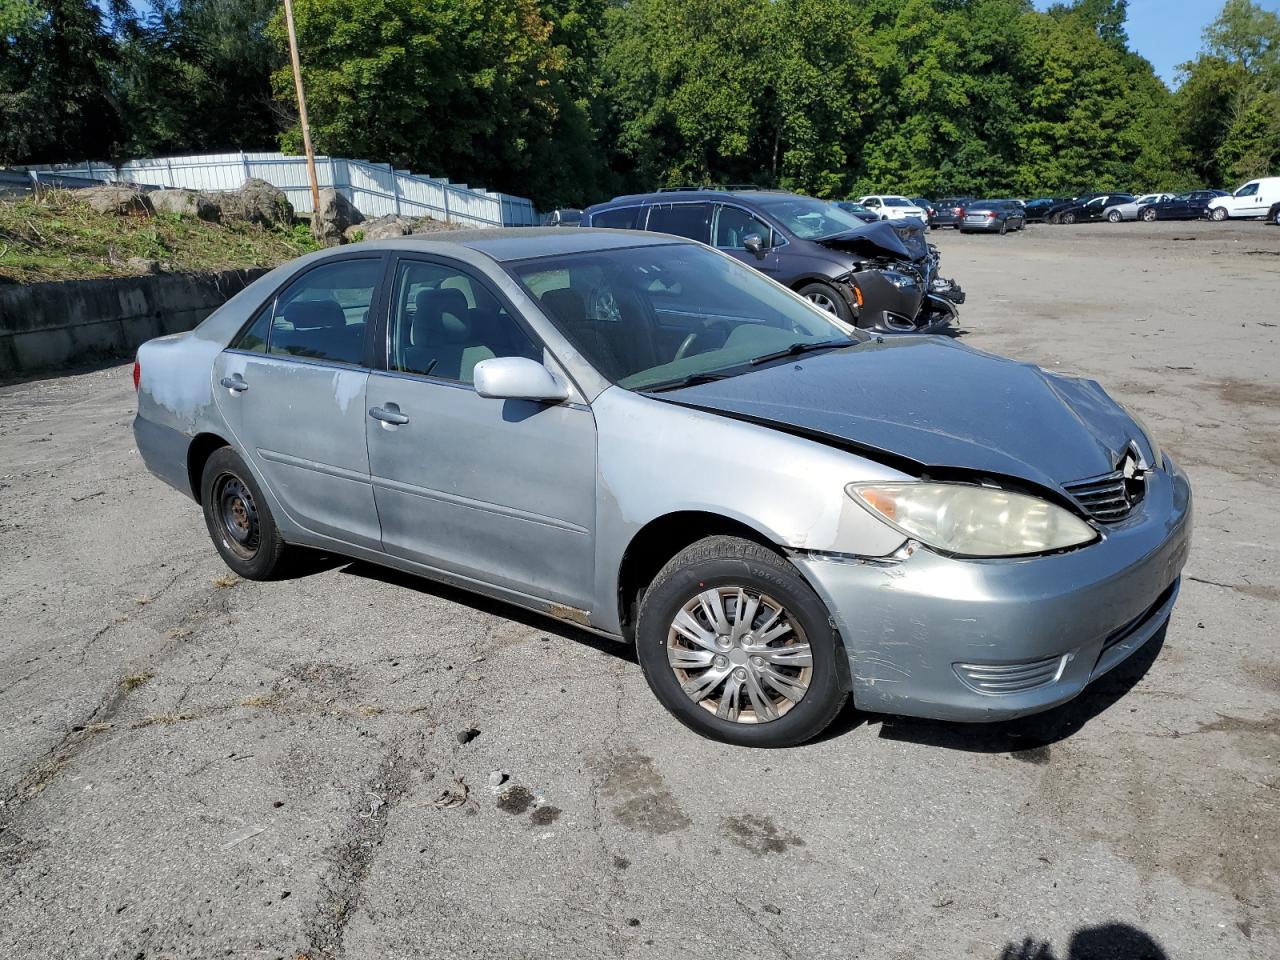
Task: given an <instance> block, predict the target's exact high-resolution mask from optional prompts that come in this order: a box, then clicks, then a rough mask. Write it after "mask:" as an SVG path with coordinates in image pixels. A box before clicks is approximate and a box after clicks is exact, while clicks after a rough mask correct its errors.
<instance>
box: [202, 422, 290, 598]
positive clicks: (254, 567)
mask: <svg viewBox="0 0 1280 960" xmlns="http://www.w3.org/2000/svg"><path fill="white" fill-rule="evenodd" d="M200 503H201V505H202V506H203V507H204V522H205V525H206V526H207V527H208V528H209V536H210V538H211V539H212V540H213V545H214V547H216V548H217V550H218V553H219V554H221V556H222V560H223V562H224V563H226V565H227V566H228V567H230V568H231V570H232V571H233V572H234V573H236V574H237V575H238V576H241V577H244V579H246V580H269V579H271V577H272V576H273V575H275V574H277V573H278V572H279V571H280V570H281V569H282V567H283V565H284V558H285V553H286V550H287V545H286V544H285V542H284V539H283V538H282V537H281V536H280V531H279V529H278V528H277V527H276V522H275V519H274V518H273V517H272V516H271V510H270V508H269V507H268V506H267V501H266V498H265V497H264V496H263V495H262V488H261V487H259V486H258V481H257V480H255V479H254V477H253V474H252V473H251V472H250V471H249V468H248V467H246V466H245V463H244V461H243V460H241V459H240V455H239V454H237V453H236V452H235V451H234V450H232V449H231V448H230V447H221V448H219V449H217V450H215V451H214V452H213V453H212V455H210V457H209V459H208V461H207V462H206V463H205V465H204V472H203V473H202V474H201V477H200Z"/></svg>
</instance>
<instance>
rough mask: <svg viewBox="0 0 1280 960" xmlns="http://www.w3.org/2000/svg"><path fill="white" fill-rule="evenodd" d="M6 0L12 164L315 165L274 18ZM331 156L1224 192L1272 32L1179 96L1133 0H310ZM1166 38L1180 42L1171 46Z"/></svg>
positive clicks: (996, 189) (633, 172) (534, 184)
mask: <svg viewBox="0 0 1280 960" xmlns="http://www.w3.org/2000/svg"><path fill="white" fill-rule="evenodd" d="M153 2H154V6H152V7H151V8H150V9H149V10H148V11H146V12H144V13H139V12H138V10H137V9H135V8H134V7H133V6H132V5H131V4H130V3H129V2H128V0H0V163H7V164H16V163H39V162H57V161H63V160H79V159H85V158H90V159H95V160H109V161H117V162H119V161H123V160H127V159H129V158H131V157H137V156H155V155H164V154H166V153H169V154H172V153H179V152H202V151H212V150H222V149H249V150H253V149H270V148H273V147H277V146H278V147H281V148H283V149H285V150H287V151H292V152H300V151H301V135H300V131H299V129H298V125H297V110H296V104H295V100H294V92H293V89H294V88H293V81H292V77H291V74H290V73H289V69H288V57H287V46H286V38H285V32H284V25H283V17H282V13H281V7H280V3H279V0H153ZM294 9H295V17H296V20H297V29H298V41H299V45H300V48H301V55H302V62H303V77H304V82H305V84H306V93H307V100H308V108H309V113H310V117H311V123H312V138H313V141H314V143H315V147H316V149H317V151H319V152H322V153H330V154H333V155H335V156H350V157H360V158H366V159H370V160H374V161H378V162H390V163H394V164H395V165H396V166H398V167H403V168H409V169H412V170H414V171H416V172H420V173H427V174H431V175H437V176H448V177H450V178H452V179H454V180H458V181H468V182H471V183H473V184H482V185H484V186H486V187H488V188H490V189H495V190H504V191H507V192H510V193H515V194H520V195H523V196H529V197H531V198H532V199H533V200H534V202H535V203H536V204H537V205H539V206H540V207H543V208H549V207H553V206H579V205H585V204H587V203H590V202H593V201H597V200H600V199H602V198H605V197H608V196H611V195H613V194H616V193H620V192H625V191H628V190H647V189H652V188H653V187H656V186H672V185H679V184H703V183H741V184H756V185H760V186H768V187H783V188H786V189H794V190H798V191H802V192H806V193H810V194H814V195H817V196H823V197H845V196H851V195H856V194H858V193H860V192H871V191H873V190H875V191H880V190H892V191H896V192H901V193H908V194H912V195H927V196H942V195H947V194H976V195H1016V196H1031V195H1046V194H1047V195H1057V194H1064V195H1070V194H1072V193H1075V192H1079V191H1081V190H1084V189H1175V188H1181V187H1190V186H1209V185H1211V186H1218V185H1230V186H1233V185H1235V184H1236V183H1238V182H1239V181H1241V180H1243V179H1245V178H1248V177H1251V176H1257V175H1262V174H1270V173H1275V172H1277V168H1278V167H1280V16H1277V15H1276V14H1274V13H1271V12H1268V11H1266V10H1264V9H1263V8H1261V7H1260V6H1258V5H1257V4H1255V3H1253V2H1251V0H1226V3H1225V5H1224V6H1223V8H1222V11H1221V13H1220V14H1219V16H1218V17H1217V19H1216V20H1215V21H1214V22H1213V23H1212V24H1211V25H1210V26H1209V27H1208V28H1207V29H1206V30H1205V32H1204V36H1203V41H1202V46H1201V49H1200V52H1199V53H1198V55H1197V56H1196V57H1195V59H1193V60H1192V61H1190V62H1189V63H1187V64H1184V65H1183V66H1182V68H1181V71H1180V79H1181V83H1180V84H1179V85H1178V87H1177V89H1176V91H1171V90H1170V89H1169V88H1168V86H1166V84H1165V83H1164V82H1163V81H1162V80H1161V79H1160V78H1159V77H1158V76H1157V75H1156V74H1155V72H1154V70H1153V69H1152V67H1151V65H1150V63H1148V62H1147V61H1146V60H1145V59H1143V58H1142V57H1141V56H1139V55H1138V54H1137V53H1135V52H1134V51H1133V50H1131V49H1130V47H1129V39H1128V37H1127V36H1126V34H1125V30H1124V22H1125V17H1126V2H1125V0H1070V2H1061V3H1057V4H1055V5H1053V6H1052V7H1050V8H1049V9H1048V10H1046V11H1038V10H1036V9H1035V8H1034V7H1033V5H1032V3H1031V0H296V2H295V4H294ZM1177 28H1178V27H1177V24H1174V23H1171V24H1170V29H1177Z"/></svg>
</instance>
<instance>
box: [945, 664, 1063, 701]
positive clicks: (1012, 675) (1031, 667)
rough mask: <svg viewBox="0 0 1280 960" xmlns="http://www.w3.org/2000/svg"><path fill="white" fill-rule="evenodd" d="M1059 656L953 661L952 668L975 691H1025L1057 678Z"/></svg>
mask: <svg viewBox="0 0 1280 960" xmlns="http://www.w3.org/2000/svg"><path fill="white" fill-rule="evenodd" d="M1063 656H1065V655H1063ZM1063 656H1057V657H1046V658H1045V659H1043V660H1031V661H1028V662H1025V663H957V664H955V665H954V667H955V671H956V675H957V676H958V677H959V678H960V679H961V680H963V681H964V682H965V684H966V685H967V686H969V687H971V688H973V689H974V690H977V691H978V692H979V693H1025V692H1026V691H1028V690H1034V689H1035V688H1036V687H1042V686H1044V685H1045V684H1047V683H1053V681H1055V680H1057V679H1058V673H1059V671H1060V670H1061V668H1062V661H1063Z"/></svg>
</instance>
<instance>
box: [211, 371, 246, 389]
mask: <svg viewBox="0 0 1280 960" xmlns="http://www.w3.org/2000/svg"><path fill="white" fill-rule="evenodd" d="M218 382H219V383H220V384H222V385H223V386H224V387H226V388H227V389H228V390H230V391H231V392H232V393H244V392H245V391H246V390H248V389H249V384H247V383H245V379H244V377H242V376H240V374H238V373H233V374H232V375H231V376H229V377H223V378H222V379H221V380H219V381H218Z"/></svg>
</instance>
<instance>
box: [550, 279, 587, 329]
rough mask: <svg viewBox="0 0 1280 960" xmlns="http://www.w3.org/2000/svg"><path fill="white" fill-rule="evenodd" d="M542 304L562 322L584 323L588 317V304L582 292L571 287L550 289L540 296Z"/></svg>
mask: <svg viewBox="0 0 1280 960" xmlns="http://www.w3.org/2000/svg"><path fill="white" fill-rule="evenodd" d="M539 299H540V300H541V301H542V305H543V306H544V307H546V308H547V310H548V312H549V313H551V315H552V316H553V317H554V318H555V319H557V320H559V321H561V322H562V323H582V322H583V321H585V320H586V319H587V304H586V301H584V300H583V299H582V294H580V293H579V292H578V291H577V290H574V289H572V288H570V287H561V288H560V289H559V290H548V291H547V292H546V293H544V294H543V295H542V296H541V297H540V298H539Z"/></svg>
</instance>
